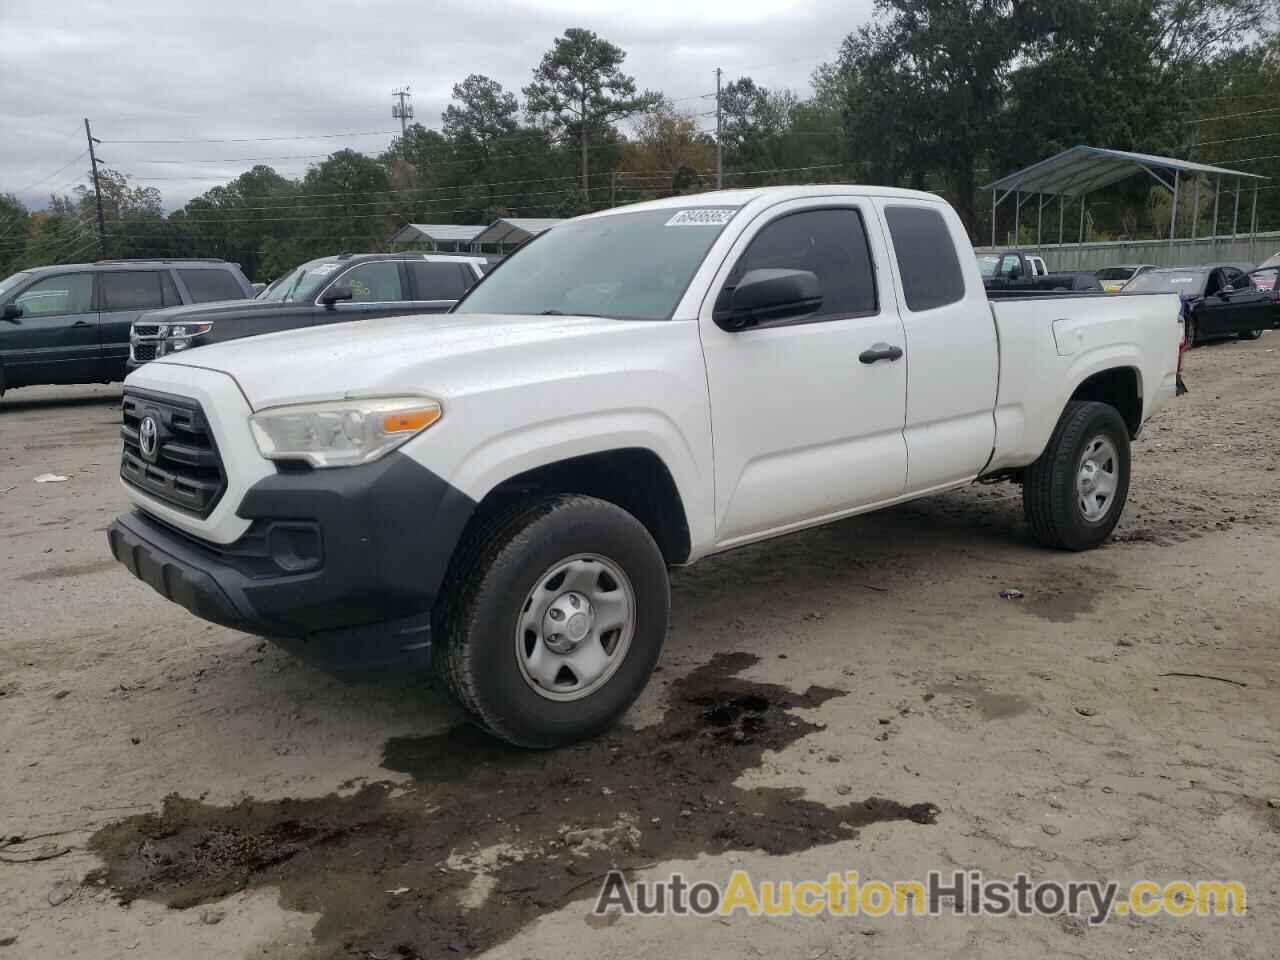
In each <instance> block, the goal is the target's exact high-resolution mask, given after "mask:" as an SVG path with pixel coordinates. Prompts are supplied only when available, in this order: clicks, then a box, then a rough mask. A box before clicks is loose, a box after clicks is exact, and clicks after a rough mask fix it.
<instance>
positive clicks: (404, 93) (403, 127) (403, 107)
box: [391, 86, 413, 140]
mask: <svg viewBox="0 0 1280 960" xmlns="http://www.w3.org/2000/svg"><path fill="white" fill-rule="evenodd" d="M391 95H392V96H393V97H399V98H400V102H399V103H398V104H393V105H392V107H391V116H392V117H394V118H396V119H397V120H399V121H400V139H402V140H403V139H404V138H405V137H406V136H407V135H408V133H409V121H410V120H412V119H413V104H412V103H405V98H412V97H413V94H412V93H410V92H409V88H408V87H407V86H406V87H402V88H400V89H399V90H392V91H391Z"/></svg>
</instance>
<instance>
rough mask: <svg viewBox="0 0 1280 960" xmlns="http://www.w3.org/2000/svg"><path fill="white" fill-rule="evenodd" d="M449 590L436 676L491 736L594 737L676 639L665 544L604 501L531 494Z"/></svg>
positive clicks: (547, 740) (476, 547) (481, 533)
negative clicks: (671, 635) (671, 637)
mask: <svg viewBox="0 0 1280 960" xmlns="http://www.w3.org/2000/svg"><path fill="white" fill-rule="evenodd" d="M460 550H461V553H460V554H459V557H458V559H457V561H456V562H455V564H454V566H453V567H452V568H451V569H450V574H449V577H448V580H447V581H446V585H445V592H444V593H443V594H442V597H443V598H444V599H443V601H442V608H441V610H440V612H439V615H438V617H437V634H436V638H435V639H436V647H435V650H434V651H433V656H432V660H433V664H434V671H435V674H436V676H437V678H438V679H439V680H440V682H441V685H442V686H443V687H444V688H445V690H446V691H447V692H448V693H449V694H450V695H451V696H452V697H453V699H454V700H455V701H457V703H458V704H459V705H461V706H462V708H463V709H464V710H465V711H466V712H467V713H468V715H469V716H470V718H471V719H472V720H473V721H474V722H476V723H477V724H478V725H480V726H482V727H483V728H485V729H486V730H488V731H489V732H490V733H492V734H494V735H495V736H497V737H500V738H501V739H503V740H506V741H508V742H510V743H514V744H516V745H518V746H522V747H532V748H547V747H555V746H560V745H562V744H566V743H571V742H573V741H575V740H581V739H584V738H586V737H590V736H594V735H595V734H597V733H599V732H601V731H602V730H604V729H606V728H607V727H609V726H610V725H611V724H613V723H614V722H615V721H616V720H617V719H618V718H619V717H621V716H622V714H623V713H625V712H626V710H627V708H628V707H630V706H631V704H632V702H634V701H635V699H636V697H637V696H639V694H640V691H641V690H643V689H644V686H645V683H646V682H647V681H648V679H649V675H650V674H651V673H652V672H653V668H654V666H655V665H656V663H657V660H658V655H659V653H661V651H662V644H663V641H664V640H665V639H666V632H667V616H668V612H669V609H670V589H669V585H668V581H667V568H666V563H665V561H664V560H663V557H662V553H661V551H660V550H659V549H658V545H657V544H656V543H655V542H654V540H653V537H652V536H650V534H649V532H648V530H646V529H645V527H644V526H643V524H641V523H640V522H639V521H638V520H637V519H636V518H635V517H633V516H632V515H631V514H629V513H627V512H626V511H625V510H622V509H621V508H619V507H616V506H614V505H613V504H611V503H607V502H605V501H603V500H597V499H595V498H593V497H585V496H576V495H563V496H552V497H546V498H542V499H537V500H527V501H523V502H521V503H518V504H515V505H513V506H511V507H510V508H508V509H506V510H505V511H502V512H500V513H497V514H495V515H493V516H492V517H491V518H490V519H489V520H488V521H485V522H482V523H480V524H478V525H477V528H476V529H475V530H474V531H472V532H471V533H470V534H469V535H468V537H467V540H466V541H465V542H464V544H463V545H462V546H461V548H460Z"/></svg>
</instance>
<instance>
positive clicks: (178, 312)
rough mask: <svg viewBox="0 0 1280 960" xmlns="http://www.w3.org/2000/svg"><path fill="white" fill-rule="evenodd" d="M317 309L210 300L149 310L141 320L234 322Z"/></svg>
mask: <svg viewBox="0 0 1280 960" xmlns="http://www.w3.org/2000/svg"><path fill="white" fill-rule="evenodd" d="M290 309H294V310H304V311H310V310H314V309H315V304H312V303H309V302H304V303H283V302H277V301H274V300H210V301H209V302H208V303H188V304H185V305H183V306H181V307H165V308H164V309H163V310H149V311H147V312H146V313H144V314H143V315H142V316H141V317H140V318H139V322H141V323H173V322H175V321H177V322H181V321H186V322H188V323H195V322H198V321H217V320H219V319H226V320H234V319H237V318H239V317H241V316H248V315H250V314H253V315H255V316H257V315H261V314H264V313H271V314H275V313H281V312H283V311H286V310H290Z"/></svg>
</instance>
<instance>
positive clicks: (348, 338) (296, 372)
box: [130, 314, 684, 410]
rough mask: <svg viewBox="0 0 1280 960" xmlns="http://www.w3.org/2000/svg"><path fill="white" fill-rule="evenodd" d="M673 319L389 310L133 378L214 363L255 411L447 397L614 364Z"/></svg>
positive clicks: (232, 344) (208, 350)
mask: <svg viewBox="0 0 1280 960" xmlns="http://www.w3.org/2000/svg"><path fill="white" fill-rule="evenodd" d="M675 326H684V325H683V324H676V323H673V322H672V321H636V320H611V319H606V318H595V317H559V316H556V317H544V316H523V315H508V314H502V315H486V314H426V315H418V316H402V317H384V318H380V319H372V320H360V321H357V322H354V323H335V324H327V325H325V326H320V327H308V328H304V329H300V330H288V331H283V332H281V333H273V334H267V335H265V336H259V337H247V338H244V339H240V340H231V341H228V342H226V343H217V344H211V345H209V346H205V347H199V348H197V349H194V350H190V351H187V352H184V353H179V354H174V355H171V356H167V357H163V358H161V359H160V360H156V361H154V362H152V363H149V364H147V365H145V366H144V367H142V368H140V369H139V370H138V372H137V373H135V374H134V375H133V377H131V378H130V379H131V380H133V381H134V382H137V383H138V384H139V385H141V386H145V383H144V382H143V381H145V374H146V371H147V370H148V369H149V368H152V367H157V366H170V365H174V366H188V367H202V368H204V369H206V370H216V371H219V372H221V373H225V374H227V375H228V376H230V377H232V378H234V379H235V381H236V382H237V383H238V384H239V385H240V389H241V390H242V391H243V392H244V395H245V398H246V399H247V400H248V401H249V404H250V406H252V407H253V408H254V409H255V410H260V409H262V408H264V407H270V406H276V405H278V404H283V403H307V402H316V401H324V400H332V399H340V398H342V397H344V396H348V395H365V396H369V395H387V394H392V393H425V394H430V395H433V396H437V397H440V398H441V399H444V398H445V397H447V396H449V395H451V394H452V395H461V394H463V393H468V392H471V391H474V390H477V389H484V388H485V387H486V386H492V385H493V384H495V383H498V382H501V381H505V380H506V379H509V378H511V377H521V378H525V379H529V378H533V377H534V376H535V375H537V374H538V373H539V372H542V373H543V375H545V376H553V375H554V373H546V371H548V368H549V367H550V369H551V370H552V371H554V370H556V369H561V370H563V371H564V372H565V373H575V372H580V371H581V370H582V367H583V365H585V364H587V363H589V362H591V361H590V358H592V357H605V356H611V358H612V359H611V362H613V363H616V356H617V355H619V354H621V355H625V351H626V350H627V349H628V345H629V344H630V343H632V342H634V338H637V337H646V336H648V335H650V334H651V333H652V332H653V329H654V328H655V327H656V328H660V329H661V328H668V329H669V328H673V327H675ZM601 341H606V342H605V343H603V344H602V343H601ZM549 353H550V354H551V356H548V354H549ZM535 358H536V359H537V361H538V363H537V370H536V371H535V370H534V369H533V364H534V360H535ZM135 378H136V379H135Z"/></svg>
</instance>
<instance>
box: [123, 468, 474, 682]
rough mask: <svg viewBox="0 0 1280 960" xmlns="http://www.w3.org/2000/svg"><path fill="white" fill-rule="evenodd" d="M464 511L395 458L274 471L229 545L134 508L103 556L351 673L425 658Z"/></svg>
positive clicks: (252, 493) (257, 488)
mask: <svg viewBox="0 0 1280 960" xmlns="http://www.w3.org/2000/svg"><path fill="white" fill-rule="evenodd" d="M474 509H475V504H474V502H473V501H472V500H471V499H470V498H469V497H467V496H466V495H464V494H462V493H461V492H459V491H458V490H456V489H454V488H453V487H451V486H450V485H448V484H446V483H445V482H444V481H443V480H441V479H440V478H439V477H437V476H436V475H435V474H433V473H431V472H430V471H429V470H427V469H425V468H424V467H422V466H421V465H419V464H418V463H417V462H416V461H414V460H412V459H410V458H408V457H405V456H403V455H402V454H399V453H393V454H390V455H389V456H387V457H385V458H383V459H382V460H380V461H378V462H376V463H372V464H367V465H364V466H359V467H347V468H340V469H333V470H297V471H290V472H283V473H277V474H275V475H274V476H271V477H268V478H267V479H265V480H262V481H260V482H259V483H257V484H255V485H254V486H253V487H252V488H250V490H249V491H248V493H247V494H246V495H245V497H244V499H243V500H242V502H241V504H240V507H239V509H238V510H237V514H238V515H239V516H240V517H242V518H244V519H246V520H250V521H252V524H251V526H250V528H249V530H248V531H246V533H245V534H244V536H242V537H241V538H240V540H238V541H236V542H235V543H233V544H229V545H226V546H220V545H216V544H211V543H207V542H205V541H202V540H198V539H196V538H194V537H191V536H188V535H187V534H185V533H183V532H180V531H178V530H176V529H175V528H173V527H171V526H169V525H167V524H164V523H162V522H160V521H159V520H156V519H154V518H153V517H151V516H149V515H147V514H145V513H142V512H141V511H134V512H133V513H129V514H126V515H124V516H122V517H120V518H119V519H117V520H116V522H115V523H113V524H112V525H111V526H110V527H109V528H108V530H107V539H108V541H109V543H110V545H111V552H112V554H113V555H114V556H115V557H116V559H117V560H119V561H120V562H121V563H123V564H124V565H125V566H126V567H128V568H129V570H130V572H132V573H133V575H134V576H136V577H137V578H138V579H140V580H143V581H145V582H146V583H148V584H150V585H151V586H152V587H153V588H155V590H156V591H157V592H159V593H160V594H161V595H162V596H164V597H165V598H166V599H168V600H172V601H173V602H174V603H177V604H180V605H181V606H183V607H185V608H186V609H187V610H189V611H191V612H192V613H194V614H195V615H196V616H198V617H201V618H202V619H204V620H209V621H211V622H213V623H217V624H221V625H223V626H227V627H231V628H233V629H236V630H242V631H244V632H246V633H252V634H256V635H258V636H262V637H266V638H268V639H270V640H272V641H274V642H276V643H278V644H279V645H281V646H283V647H285V648H286V649H288V650H290V651H291V652H294V653H296V654H298V655H299V656H302V657H304V658H305V659H309V660H313V661H315V662H317V663H319V664H321V665H323V666H326V667H328V668H330V669H332V670H335V671H338V672H343V673H351V672H361V671H363V670H366V669H377V668H382V667H387V666H392V665H401V664H403V663H404V662H405V661H406V660H407V661H422V660H424V659H425V656H426V655H427V651H428V649H429V641H430V621H431V611H432V608H433V607H434V605H435V599H436V596H437V594H438V593H439V590H440V584H441V583H442V581H443V580H444V575H445V572H446V570H447V568H448V564H449V558H450V557H451V556H452V554H453V550H454V547H455V546H456V545H457V542H458V540H459V538H460V537H461V535H462V531H463V528H464V527H465V526H466V523H467V521H468V520H469V519H470V517H471V514H472V512H473V511H474Z"/></svg>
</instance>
